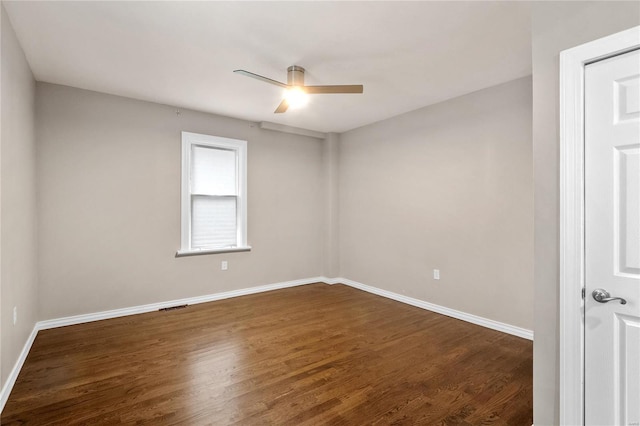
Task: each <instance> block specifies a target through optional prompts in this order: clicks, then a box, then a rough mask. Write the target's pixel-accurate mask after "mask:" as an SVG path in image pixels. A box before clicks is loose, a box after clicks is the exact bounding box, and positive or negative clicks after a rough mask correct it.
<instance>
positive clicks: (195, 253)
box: [176, 246, 251, 257]
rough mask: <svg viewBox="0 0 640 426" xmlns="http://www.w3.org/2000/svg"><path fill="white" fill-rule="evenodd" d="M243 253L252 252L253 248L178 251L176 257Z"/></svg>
mask: <svg viewBox="0 0 640 426" xmlns="http://www.w3.org/2000/svg"><path fill="white" fill-rule="evenodd" d="M241 251H251V246H242V247H229V248H221V249H210V250H178V251H177V252H176V257H185V256H199V255H202V254H218V253H236V252H241Z"/></svg>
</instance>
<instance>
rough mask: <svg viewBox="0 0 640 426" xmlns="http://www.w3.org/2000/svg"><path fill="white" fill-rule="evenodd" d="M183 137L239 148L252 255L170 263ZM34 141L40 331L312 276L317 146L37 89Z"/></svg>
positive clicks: (318, 225)
mask: <svg viewBox="0 0 640 426" xmlns="http://www.w3.org/2000/svg"><path fill="white" fill-rule="evenodd" d="M212 96H214V94H212ZM182 130H185V131H190V132H195V133H204V134H210V135H217V136H223V137H231V138H237V139H246V140H248V141H249V143H248V190H249V193H248V202H249V213H248V242H249V244H250V245H251V246H253V250H252V251H251V252H249V253H233V254H217V255H204V256H192V257H182V258H175V257H174V254H175V252H176V250H177V249H178V248H179V244H180V132H181V131H182ZM37 141H38V172H39V175H38V184H39V193H38V202H39V207H40V208H39V211H40V215H39V225H40V237H39V249H40V317H41V319H43V320H45V319H51V318H59V317H64V316H68V315H76V314H84V313H92V312H98V311H104V310H108V309H115V308H123V307H129V306H135V305H140V304H146V303H153V302H160V301H167V300H172V299H177V298H183V297H191V296H199V295H204V294H211V293H217V292H222V291H227V290H234V289H240V288H246V287H251V286H257V285H262V284H269V283H276V282H282V281H288V280H294V279H300V278H309V277H315V276H319V275H321V274H322V246H323V243H322V235H323V232H322V226H323V221H322V214H323V213H322V212H323V208H322V206H323V204H322V202H323V186H322V173H323V167H322V141H321V140H318V139H313V138H308V137H303V136H295V135H290V134H284V133H279V132H272V131H268V130H261V129H259V128H258V127H257V125H256V124H255V123H250V122H246V121H242V120H236V119H231V118H226V117H220V116H215V115H211V114H205V113H199V112H194V111H188V110H183V111H181V114H180V115H177V114H176V109H175V108H173V107H169V106H163V105H158V104H153V103H148V102H142V101H136V100H132V99H127V98H122V97H117V96H111V95H105V94H100V93H96V92H90V91H85V90H80V89H74V88H69V87H65V86H57V85H52V84H46V83H38V85H37ZM221 260H227V261H228V262H229V270H228V271H221V270H220V261H221Z"/></svg>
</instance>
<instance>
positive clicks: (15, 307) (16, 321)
mask: <svg viewBox="0 0 640 426" xmlns="http://www.w3.org/2000/svg"><path fill="white" fill-rule="evenodd" d="M17 323H18V307H17V306H14V307H13V325H16V324H17Z"/></svg>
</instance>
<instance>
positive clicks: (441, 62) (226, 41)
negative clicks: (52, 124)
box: [3, 1, 531, 132]
mask: <svg viewBox="0 0 640 426" xmlns="http://www.w3.org/2000/svg"><path fill="white" fill-rule="evenodd" d="M3 3H4V5H5V8H6V10H7V12H8V15H9V18H10V20H11V22H12V23H13V26H14V28H15V30H16V33H17V35H18V38H19V40H20V43H21V44H22V47H23V49H24V50H25V53H26V56H27V60H28V61H29V64H30V65H31V68H32V70H33V73H34V75H35V78H36V79H37V80H38V81H45V82H50V83H56V84H63V85H68V86H74V87H80V88H84V89H90V90H95V91H99V92H105V93H111V94H116V95H122V96H128V97H131V98H137V99H142V100H147V101H153V102H158V103H163V104H168V105H174V106H178V107H182V108H191V109H195V110H201V111H206V112H211V113H215V114H221V115H226V116H231V117H237V118H243V119H247V120H251V121H270V122H276V123H280V124H285V125H290V126H296V127H302V128H306V129H311V130H317V131H322V132H329V131H334V132H342V131H346V130H349V129H353V128H356V127H359V126H362V125H365V124H369V123H372V122H375V121H379V120H382V119H385V118H388V117H392V116H394V115H398V114H401V113H404V112H407V111H411V110H414V109H417V108H420V107H423V106H426V105H430V104H433V103H436V102H439V101H442V100H445V99H449V98H452V97H455V96H459V95H462V94H464V93H469V92H472V91H475V90H479V89H482V88H485V87H489V86H493V85H495V84H499V83H502V82H506V81H509V80H513V79H515V78H519V77H523V76H526V75H528V74H530V73H531V42H530V13H529V4H528V3H526V2H477V1H474V2H397V1H386V2H27V1H19V2H18V1H16V2H13V1H9V2H7V1H5V2H3ZM294 64H295V65H300V66H303V67H305V68H306V69H307V73H306V81H305V83H306V84H316V85H317V84H364V94H363V95H315V96H313V97H312V99H311V102H310V104H309V105H308V106H307V107H306V108H304V109H300V110H295V111H289V112H287V113H286V114H278V115H276V114H273V110H274V109H275V108H276V106H277V105H278V103H279V102H280V100H281V96H282V89H281V88H279V87H277V86H272V85H268V84H265V83H262V82H260V81H257V80H253V79H250V78H247V77H243V76H240V75H237V74H234V73H233V72H232V71H233V70H234V69H245V70H248V71H252V72H255V73H257V74H262V75H264V76H267V77H270V78H273V79H276V80H280V81H286V68H287V67H288V66H289V65H294Z"/></svg>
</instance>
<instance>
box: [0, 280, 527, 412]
mask: <svg viewBox="0 0 640 426" xmlns="http://www.w3.org/2000/svg"><path fill="white" fill-rule="evenodd" d="M318 282H321V283H325V284H345V285H348V286H350V287H353V288H357V289H360V290H363V291H366V292H368V293H372V294H376V295H378V296H382V297H386V298H388V299H393V300H396V301H398V302H402V303H406V304H408V305H412V306H416V307H418V308H422V309H426V310H428V311H433V312H437V313H439V314H443V315H447V316H449V317H452V318H457V319H460V320H463V321H467V322H470V323H473V324H477V325H481V326H483V327H487V328H491V329H493V330H497V331H501V332H503V333H508V334H512V335H514V336H518V337H523V338H525V339H529V340H533V331H531V330H527V329H524V328H520V327H515V326H513V325H509V324H504V323H501V322H498V321H493V320H490V319H487V318H482V317H479V316H476V315H471V314H468V313H466V312H461V311H456V310H454V309H450V308H445V307H444V306H440V305H435V304H433V303H429V302H425V301H423V300H419V299H414V298H412V297H408V296H403V295H401V294H397V293H393V292H391V291H387V290H382V289H380V288H377V287H372V286H368V285H366V284H362V283H359V282H357V281H353V280H350V279H347V278H328V277H314V278H305V279H300V280H293V281H285V282H280V283H275V284H267V285H261V286H256V287H249V288H243V289H240V290H232V291H225V292H222V293H214V294H207V295H204V296H196V297H187V298H184V299H177V300H170V301H167V302H159V303H150V304H147V305H139V306H132V307H129V308H122V309H113V310H110V311H102V312H96V313H92V314H83V315H74V316H71V317H64V318H56V319H51V320H46V321H39V322H37V323H36V324H35V326H34V327H33V331H32V332H31V334H30V335H29V338H28V339H27V341H26V342H25V344H24V347H23V348H22V352H20V356H19V357H18V360H17V361H16V363H15V365H14V366H13V369H12V370H11V372H10V373H9V376H8V377H7V380H6V381H5V383H4V385H3V387H2V391H0V413H2V410H3V409H4V406H5V404H6V403H7V400H8V399H9V395H10V394H11V390H12V389H13V385H14V384H15V382H16V379H17V378H18V374H19V373H20V370H21V369H22V366H23V364H24V362H25V360H26V359H27V355H28V354H29V351H30V350H31V346H32V345H33V342H34V341H35V339H36V335H37V334H38V331H40V330H47V329H50V328H57V327H64V326H67V325H75V324H83V323H86V322H92V321H99V320H104V319H110V318H118V317H122V316H127V315H135V314H142V313H146V312H153V311H157V310H158V309H162V308H169V307H171V306H178V305H194V304H198V303H205V302H213V301H216V300H222V299H230V298H232V297H238V296H246V295H249V294H255V293H262V292H266V291H272V290H278V289H282V288H288V287H295V286H300V285H306V284H313V283H318Z"/></svg>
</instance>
